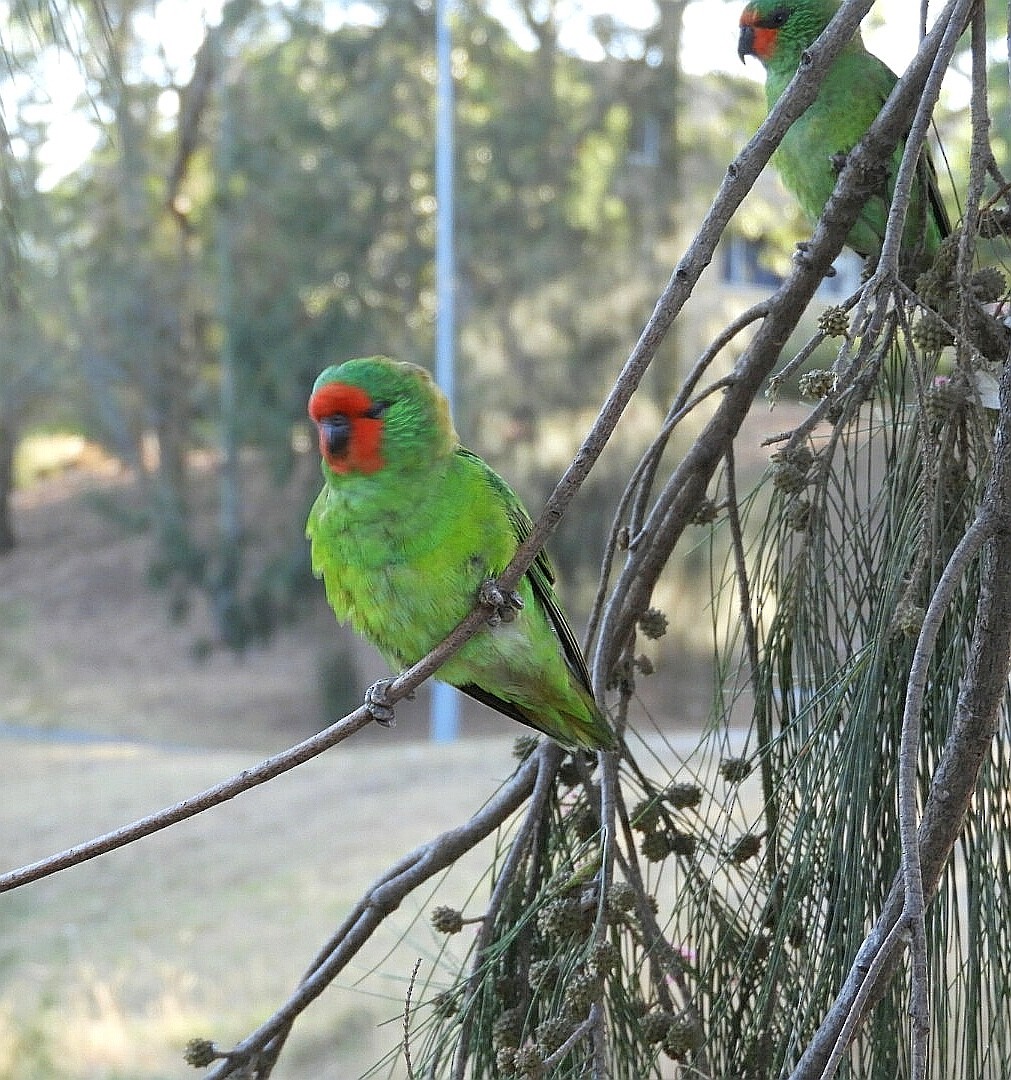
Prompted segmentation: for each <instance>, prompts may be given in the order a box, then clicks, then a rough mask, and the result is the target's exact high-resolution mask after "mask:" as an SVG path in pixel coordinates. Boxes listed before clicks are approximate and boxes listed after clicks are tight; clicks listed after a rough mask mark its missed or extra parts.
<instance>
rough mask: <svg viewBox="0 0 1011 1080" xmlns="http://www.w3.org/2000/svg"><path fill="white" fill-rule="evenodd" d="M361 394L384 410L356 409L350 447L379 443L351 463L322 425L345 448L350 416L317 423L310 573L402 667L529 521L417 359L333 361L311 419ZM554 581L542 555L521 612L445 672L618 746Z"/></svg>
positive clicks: (575, 732)
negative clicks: (318, 459)
mask: <svg viewBox="0 0 1011 1080" xmlns="http://www.w3.org/2000/svg"><path fill="white" fill-rule="evenodd" d="M356 392H360V393H362V394H363V395H364V398H363V399H362V408H364V407H365V405H364V402H366V401H367V402H368V403H370V404H371V405H372V407H373V409H374V411H375V410H378V411H380V412H381V416H379V417H378V418H372V417H367V416H362V417H358V418H357V419H356V418H355V417H354V416H352V418H351V422H350V423H351V432H350V435H349V436H348V438H349V446H353V445H354V441H355V439H356V438H358V439H359V443H360V445H364V444H365V442H366V441H367V440H368V439H373V438H374V439H375V440H376V445H375V447H374V452H372V451H368V452H366V451H362V460H361V462H359V463H357V464H356V463H355V462H350V463H348V462H347V459H346V457H342V456H341V455H340V454H331V455H329V457H328V452H327V450H326V447H327V445H328V444H327V438H328V432H329V433H331V434H332V433H333V432H334V431H337V432H338V434H337V435H336V436H334V437H333V440H332V444H333V445H334V446H336V447H337V449H338V450H341V451H343V449H344V446H343V438H344V435H343V432H344V428H343V426H340V425H342V424H343V421H339V422H338V426H337V427H334V426H333V425H332V424H331V426H329V427H327V426H325V425H324V426H323V427H321V448H324V461H323V476H324V481H325V483H324V485H323V490H322V491H321V492H320V494H319V496H318V498H317V499H316V502H315V504H314V506H313V508H312V510H311V512H310V514H309V520H308V523H307V527H306V529H307V535H308V536H309V539H310V541H311V545H312V563H313V569H314V571H315V572H316V574H317V575H319V576H322V578H323V582H324V586H325V588H326V594H327V599H328V600H329V602H330V605H331V606H332V607H333V609H334V612H335V613H336V615H337V617H338V618H339V619H341V620H342V621H349V622H350V623H351V624H352V625H353V626H354V627H355V629H356V630H358V631H359V632H360V633H361V634H363V635H364V636H365V637H366V638H368V639H369V640H370V641H371V642H372V643H373V644H374V645H375V646H376V647H377V648H378V649H379V651H380V652H381V653H382V654H383V656H384V657H385V658H386V659H387V661H388V662H389V663H390V664H391V665H392V666H393V667H406V666H408V665H410V664H412V663H414V662H416V661H417V660H419V659H420V658H421V657H422V656H424V655H425V653H427V652H429V651H430V650H431V649H432V648H434V646H435V645H437V644H438V643H439V642H440V641H441V640H442V639H443V638H444V637H445V636H446V635H447V634H448V633H449V631H450V630H452V629H453V627H454V626H456V624H457V623H458V622H459V621H460V620H461V619H463V618H464V617H465V616H466V614H467V613H468V612H469V611H470V610H471V609H472V608H473V607H474V604H475V602H476V599H477V596H478V593H479V590H480V589H481V586H482V584H483V583H484V582H485V581H487V580H489V579H491V578H494V577H496V576H497V575H498V574H499V573H501V571H502V570H503V569H504V568H505V566H506V565H507V564H508V562H509V560H510V559H511V558H512V556H513V554H514V553H515V551H516V548H517V546H518V544H519V542H520V540H521V539H522V538H523V537H524V536H525V535H526V534H527V533H528V532H529V529H530V519H529V517H528V516H527V514H526V512H525V511H524V509H523V507H522V506H521V505H520V503H519V500H518V499H517V498H516V496H515V495H514V494H513V492H512V491H511V490H510V489H509V487H508V485H507V484H506V483H505V482H504V481H503V480H502V479H501V478H500V477H499V476H498V475H497V474H496V473H494V472H493V471H492V470H491V469H490V468H489V467H488V465H486V464H485V463H484V462H483V461H482V460H481V459H480V458H479V457H477V456H476V455H475V454H472V453H471V452H470V451H468V450H466V449H464V448H463V447H461V446H460V445H459V441H458V438H457V435H456V432H455V430H454V428H453V424H452V421H451V419H450V416H449V410H448V406H447V403H446V399H445V397H444V396H443V394H442V393H441V392H440V391H439V389H438V388H437V387H436V386H435V384H434V383H433V382H432V380H431V378H430V377H429V376H428V374H427V372H425V371H424V370H423V369H422V368H419V367H416V366H415V365H413V364H406V363H400V362H397V361H393V360H389V359H387V358H385V357H370V358H367V359H360V360H350V361H348V362H347V363H345V364H342V365H340V366H334V367H330V368H327V370H326V371H324V372H323V373H322V375H320V377H319V379H317V381H316V384H315V386H314V388H313V395H312V398H311V400H310V411H311V412H313V411H314V410H315V415H314V417H313V418H314V419H315V420H316V421H317V425H318V426H319V425H320V424H321V420H320V414H321V413H325V412H326V411H327V409H328V408H331V407H332V406H330V405H329V404H328V403H329V402H330V401H336V402H338V403H341V402H344V400H345V399H348V400H350V399H351V398H354V400H355V403H356V404H354V406H353V408H358V404H357V402H358V399H357V398H355V394H356ZM340 407H341V408H343V409H349V407H348V406H346V405H343V404H341V405H340ZM353 408H350V409H349V411H351V412H353ZM356 425H357V426H356ZM349 452H350V451H349ZM352 456H353V454H352ZM335 466H336V468H335ZM553 580H554V575H553V573H552V570H551V566H550V564H549V562H548V560H547V558H546V556H544V554H543V553H542V554H541V555H539V556H538V557H537V559H536V560H535V562H534V563H533V565H532V566H531V568H530V569H529V571H528V572H527V573H526V574H525V575H524V577H523V578H522V579H521V580H520V582H519V585H518V586H517V592H518V593H519V595H520V597H521V598H522V601H523V607H522V609H521V610H520V611H518V612H517V613H516V616H515V618H514V619H513V620H512V621H508V622H506V621H503V622H502V623H500V624H499V625H498V626H495V627H488V628H487V629H482V630H480V631H478V633H477V634H476V635H475V636H474V637H473V638H471V640H470V641H468V642H467V643H466V644H465V645H464V646H463V647H462V648H461V649H460V651H459V652H458V653H456V655H455V656H453V657H451V658H450V659H449V660H448V661H447V662H446V663H445V664H444V665H443V667H442V668H441V669H440V670H439V673H438V677H439V678H440V679H442V680H443V681H445V682H448V683H450V684H452V685H454V686H457V687H459V688H460V689H461V690H463V691H464V692H466V693H468V694H470V695H471V696H473V697H475V698H477V699H478V700H480V701H483V702H484V703H485V704H487V705H490V706H491V707H492V708H495V709H497V710H499V711H500V712H503V713H505V714H506V715H507V716H511V717H512V718H514V719H516V720H519V721H521V722H522V723H525V724H528V725H530V726H531V727H534V728H537V729H538V730H540V731H543V732H544V733H545V734H547V735H550V736H551V737H552V738H554V739H555V740H557V741H558V742H559V743H561V744H562V745H564V746H567V747H587V748H593V749H599V748H612V747H613V746H614V735H613V732H612V731H611V729H610V727H609V725H608V723H607V721H606V720H605V719H604V717H603V715H602V714H601V712H600V710H599V708H598V707H597V705H596V704H595V702H594V700H593V695H592V693H591V691H590V685H589V677H588V675H587V672H586V666H585V663H584V661H583V658H582V656H581V654H580V651H579V648H578V645H577V644H576V641H575V639H574V637H573V635H572V631H571V629H570V628H569V626H568V623H567V622H566V621H565V618H564V616H563V614H562V612H561V610H560V609H559V607H558V603H557V600H556V598H555V595H554V590H553V587H552V583H553Z"/></svg>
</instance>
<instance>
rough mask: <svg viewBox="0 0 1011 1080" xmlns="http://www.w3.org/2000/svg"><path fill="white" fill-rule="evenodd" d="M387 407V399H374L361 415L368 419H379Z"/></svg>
mask: <svg viewBox="0 0 1011 1080" xmlns="http://www.w3.org/2000/svg"><path fill="white" fill-rule="evenodd" d="M389 407H390V403H389V402H388V401H376V402H374V403H373V404H372V405H370V406H369V407H368V408H367V409H366V410H365V412H364V413H363V415H364V416H365V417H367V418H368V419H369V420H379V419H381V418H382V416H383V413H385V412H386V410H387V409H388V408H389Z"/></svg>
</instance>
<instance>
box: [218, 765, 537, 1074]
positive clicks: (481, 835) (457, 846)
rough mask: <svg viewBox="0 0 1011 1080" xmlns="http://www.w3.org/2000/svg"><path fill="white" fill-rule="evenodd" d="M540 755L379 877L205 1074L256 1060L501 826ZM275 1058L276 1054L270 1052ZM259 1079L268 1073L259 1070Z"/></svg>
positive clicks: (528, 788)
mask: <svg viewBox="0 0 1011 1080" xmlns="http://www.w3.org/2000/svg"><path fill="white" fill-rule="evenodd" d="M541 764H542V758H541V757H540V756H539V755H534V756H532V757H530V758H528V759H527V760H526V761H525V762H523V764H522V765H521V766H520V767H519V769H517V771H516V772H515V773H514V774H513V776H512V778H511V779H510V780H509V782H508V783H507V784H505V785H504V786H503V787H502V788H501V789H500V790H499V791H498V792H497V793H496V795H495V796H494V798H492V799H491V800H489V802H487V803H486V804H485V805H484V806H483V807H482V808H481V809H480V810H479V811H478V812H477V813H476V814H474V815H473V816H472V817H471V818H470V820H469V821H466V822H464V823H463V824H462V825H458V826H456V827H455V828H452V829H447V830H446V831H445V832H443V833H441V834H440V835H439V836H437V837H435V838H434V839H432V840H430V841H429V842H428V843H426V844H422V845H421V846H420V847H417V848H415V850H414V851H413V852H411V854H410V855H407V856H405V857H404V858H403V859H401V860H400V861H399V862H398V863H397V866H396V870H395V872H394V871H388V872H387V873H386V874H384V875H383V876H382V877H380V878H379V879H378V880H377V881H376V882H375V883H374V884H373V885H372V886H371V888H369V890H368V891H367V892H366V893H365V895H364V896H363V897H362V899H361V900H360V901H359V903H358V905H357V906H356V909H355V917H354V918H353V919H352V918H349V919H348V920H347V921H346V922H345V926H344V928H342V929H343V930H344V932H343V933H342V934H341V935H340V936H339V938H337V937H335V938H334V939H332V946H333V947H332V948H330V949H329V952H328V953H327V955H326V956H325V959H320V958H317V961H314V966H313V967H312V968H310V970H309V972H308V973H307V974H306V976H305V977H304V978H303V980H302V981H301V982H300V983H299V986H298V989H297V990H296V991H295V992H294V993H293V994H292V995H291V997H290V998H289V999H288V1000H287V1001H286V1002H285V1003H284V1004H283V1005H282V1006H281V1007H280V1008H279V1009H278V1010H277V1011H276V1012H275V1013H274V1014H273V1016H271V1017H269V1018H268V1019H267V1020H266V1021H264V1023H263V1024H261V1025H260V1026H259V1027H258V1028H257V1029H256V1030H255V1031H253V1032H252V1033H251V1034H249V1035H248V1036H247V1037H246V1038H245V1039H243V1040H242V1042H240V1043H239V1044H238V1045H237V1046H235V1047H234V1049H232V1050H231V1051H229V1053H228V1055H227V1057H226V1060H225V1061H223V1062H222V1063H221V1064H220V1065H218V1066H217V1067H216V1068H215V1069H213V1070H212V1071H211V1072H210V1073H208V1074H207V1076H208V1080H224V1078H225V1077H227V1076H229V1075H231V1074H232V1073H233V1072H234V1071H235V1070H236V1068H239V1067H242V1066H245V1065H246V1064H247V1063H249V1062H250V1061H255V1059H256V1056H257V1055H258V1054H259V1053H260V1051H262V1050H263V1049H264V1048H265V1047H266V1046H267V1045H268V1044H269V1043H270V1041H271V1040H272V1039H273V1038H274V1037H275V1036H277V1035H278V1034H279V1033H281V1032H284V1033H285V1034H286V1033H287V1030H288V1029H289V1028H290V1026H291V1022H292V1021H293V1020H294V1019H295V1017H296V1016H298V1014H299V1013H301V1012H302V1011H303V1010H304V1009H305V1008H306V1006H307V1005H309V1004H310V1003H311V1002H312V1001H314V1000H315V999H316V998H317V997H319V995H320V994H321V993H322V992H323V991H324V990H325V989H326V988H327V986H329V985H330V983H331V982H332V981H333V980H334V978H336V976H337V975H338V974H339V973H340V972H341V971H342V970H343V969H344V968H345V967H346V966H347V964H348V962H349V961H350V960H351V959H352V957H354V955H355V954H356V953H357V952H358V951H359V949H360V948H361V947H362V946H363V945H364V944H365V942H366V941H368V939H369V938H370V937H371V936H372V934H373V933H374V932H375V930H376V928H377V927H378V926H379V925H380V923H382V921H383V920H384V919H385V918H386V917H387V916H388V915H390V914H392V912H394V911H396V910H397V908H398V907H399V906H400V905H401V903H403V901H404V898H405V897H407V896H408V895H409V894H410V893H411V892H413V891H414V890H415V889H416V888H418V886H419V885H421V884H423V883H424V882H425V881H428V880H429V879H430V878H431V877H432V876H433V875H435V874H437V873H439V872H440V871H441V870H444V869H446V867H448V866H451V865H452V864H453V863H454V862H456V861H457V860H458V859H459V858H460V857H461V856H462V855H464V854H465V853H466V852H468V851H470V850H471V849H472V848H473V847H475V846H476V845H477V844H479V843H480V842H481V841H482V840H484V839H485V838H486V837H487V836H489V835H490V834H491V833H492V832H493V831H494V830H495V829H497V828H498V827H499V826H501V825H502V824H503V823H504V822H505V821H506V819H507V818H508V817H509V815H510V814H512V813H513V812H515V811H516V810H517V809H518V808H519V807H520V806H522V805H523V803H524V802H525V801H526V800H527V799H528V798H529V797H530V794H531V792H532V791H533V790H534V783H535V780H536V778H537V777H538V775H539V773H540V771H541ZM273 1056H274V1058H276V1052H275V1053H274V1055H273ZM257 1075H258V1076H260V1077H263V1076H266V1075H269V1073H263V1072H262V1071H261V1072H259V1073H258V1074H257Z"/></svg>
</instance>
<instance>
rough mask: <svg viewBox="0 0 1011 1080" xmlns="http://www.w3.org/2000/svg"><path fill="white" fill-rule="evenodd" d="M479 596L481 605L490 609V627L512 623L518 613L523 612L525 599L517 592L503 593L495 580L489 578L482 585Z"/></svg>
mask: <svg viewBox="0 0 1011 1080" xmlns="http://www.w3.org/2000/svg"><path fill="white" fill-rule="evenodd" d="M477 595H478V599H479V600H480V601H481V604H482V605H483V606H484V607H486V608H489V609H490V614H489V615H488V625H489V626H498V624H499V623H504V622H512V621H513V619H515V618H516V612H517V611H522V610H523V597H522V596H520V594H519V593H518V592H516V591H515V590H514V591H513V592H509V593H505V592H503V591H502V590H501V589H500V588H499V587H498V585H497V584H496V582H495V581H494V579H493V578H489V579H488V580H487V581H486V582H484V583H483V584H482V586H481V588H480V590H479V591H478V594H477Z"/></svg>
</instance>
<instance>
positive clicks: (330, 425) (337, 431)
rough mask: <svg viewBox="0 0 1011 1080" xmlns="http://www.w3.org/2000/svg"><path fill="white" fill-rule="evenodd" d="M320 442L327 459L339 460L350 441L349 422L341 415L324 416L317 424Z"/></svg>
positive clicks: (345, 451)
mask: <svg viewBox="0 0 1011 1080" xmlns="http://www.w3.org/2000/svg"><path fill="white" fill-rule="evenodd" d="M319 433H320V442H321V443H322V444H323V448H324V451H325V453H326V456H327V457H328V458H341V457H343V456H344V455H345V454H346V453H347V449H348V443H349V442H350V440H351V421H350V420H349V419H348V418H347V417H346V416H344V415H343V414H342V413H337V414H336V415H335V416H324V417H323V419H322V420H320V422H319Z"/></svg>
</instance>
